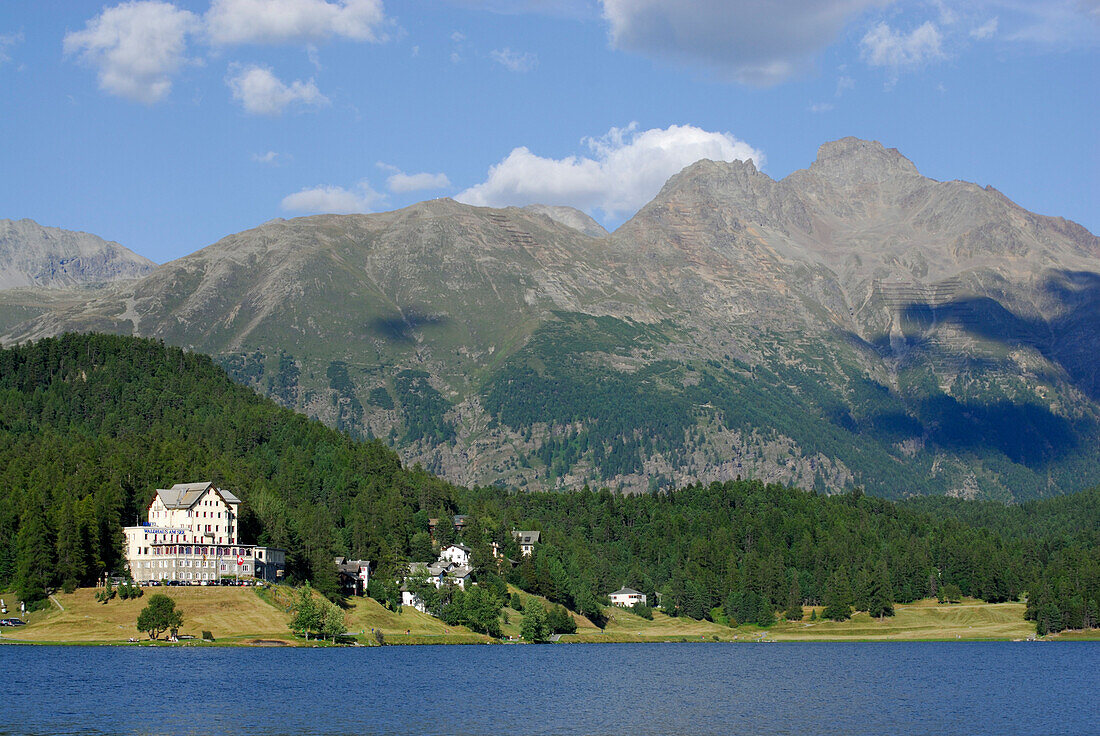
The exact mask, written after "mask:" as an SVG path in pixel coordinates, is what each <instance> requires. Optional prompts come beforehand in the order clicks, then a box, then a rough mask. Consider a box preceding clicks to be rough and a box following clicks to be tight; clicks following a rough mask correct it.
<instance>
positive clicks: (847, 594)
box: [821, 566, 852, 621]
mask: <svg viewBox="0 0 1100 736" xmlns="http://www.w3.org/2000/svg"><path fill="white" fill-rule="evenodd" d="M821 615H822V617H824V618H828V619H832V620H833V621H847V620H848V619H849V618H851V617H852V586H851V583H849V582H848V571H847V570H846V569H845V568H844V567H843V566H841V567H840V568H838V569H837V571H836V572H834V573H833V576H832V577H831V578H829V585H828V587H827V588H826V590H825V610H824V611H822V613H821Z"/></svg>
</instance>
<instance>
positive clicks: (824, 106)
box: [810, 102, 835, 112]
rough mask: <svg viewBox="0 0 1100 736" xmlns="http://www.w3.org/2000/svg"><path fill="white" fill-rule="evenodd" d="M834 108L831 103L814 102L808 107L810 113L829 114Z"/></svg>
mask: <svg viewBox="0 0 1100 736" xmlns="http://www.w3.org/2000/svg"><path fill="white" fill-rule="evenodd" d="M834 107H835V105H833V103H831V102H815V103H814V104H812V105H810V112H829V111H830V110H832V109H833V108H834Z"/></svg>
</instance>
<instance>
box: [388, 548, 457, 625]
mask: <svg viewBox="0 0 1100 736" xmlns="http://www.w3.org/2000/svg"><path fill="white" fill-rule="evenodd" d="M452 548H454V549H452ZM447 550H451V552H450V554H449V555H448V556H447V557H444V556H443V553H441V554H440V557H439V559H438V560H436V561H435V562H431V563H428V562H410V563H409V568H408V574H407V575H406V576H405V579H404V580H403V581H402V584H401V605H402V606H411V607H413V608H415V609H416V610H418V611H420V612H421V613H424V612H425V606H424V602H423V601H422V600H420V598H419V597H418V596H417V595H416V593H415V592H414V591H412V590H410V589H409V581H410V580H413V579H416V578H421V577H425V578H427V579H428V582H430V583H431V584H432V585H434V586H435V587H436V589H439V588H442V587H443V586H444V585H454V586H456V587H458V588H461V589H462V590H466V586H467V585H469V584H471V583H472V582H473V574H474V569H473V568H472V567H470V565H469V553H470V550H469V548H467V547H464V546H463V545H460V544H453V545H448V546H447V547H445V548H444V553H446V552H447Z"/></svg>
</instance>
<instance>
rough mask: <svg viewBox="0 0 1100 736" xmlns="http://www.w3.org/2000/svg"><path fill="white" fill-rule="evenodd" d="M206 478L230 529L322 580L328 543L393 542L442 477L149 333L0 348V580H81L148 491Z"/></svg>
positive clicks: (328, 561) (117, 552)
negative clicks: (235, 508)
mask: <svg viewBox="0 0 1100 736" xmlns="http://www.w3.org/2000/svg"><path fill="white" fill-rule="evenodd" d="M198 480H214V481H216V482H217V483H219V484H220V485H224V486H225V487H227V488H230V489H232V490H233V491H234V492H235V493H237V494H238V495H239V496H240V497H241V499H242V500H243V502H244V503H243V510H242V518H241V533H242V538H243V539H245V540H248V541H253V540H254V541H257V542H260V543H265V544H271V545H275V546H279V547H284V548H286V549H288V550H289V551H290V555H289V559H288V565H289V567H290V572H291V575H292V576H293V577H295V578H297V579H303V578H311V579H313V580H314V582H315V584H316V585H317V586H318V587H320V588H321V589H322V590H325V591H326V592H334V590H335V581H334V579H333V575H334V572H333V571H332V555H333V553H349V554H354V555H356V556H361V557H364V558H368V559H371V560H383V561H385V560H391V559H393V558H394V557H396V556H401V555H404V553H405V543H406V540H407V538H408V536H409V535H410V533H411V528H412V523H413V513H414V512H415V511H416V510H417V509H418V508H421V507H424V508H441V507H444V506H447V507H449V506H450V505H451V504H452V503H453V502H452V499H451V494H452V488H451V487H450V486H449V485H447V484H445V483H443V482H441V481H439V480H437V479H435V478H433V477H431V476H429V475H428V474H426V473H424V472H421V471H418V470H404V469H402V468H401V467H400V463H399V461H398V459H397V455H396V454H394V453H393V452H392V451H390V450H389V449H387V448H386V447H384V446H382V445H381V444H379V443H378V442H357V441H353V440H351V439H349V438H348V437H347V436H345V435H343V434H340V433H339V432H336V431H335V430H332V429H329V428H328V427H325V426H324V425H322V424H321V423H320V422H317V421H311V420H309V419H306V418H305V417H303V416H301V415H298V414H295V413H294V412H292V411H290V410H288V409H282V408H280V407H278V406H277V405H276V404H274V403H273V402H272V401H270V400H269V399H265V398H262V397H260V396H258V395H257V394H255V393H253V392H252V391H251V390H250V389H247V388H245V387H243V386H240V385H238V384H236V383H234V382H232V381H231V380H230V379H229V378H228V377H227V376H226V375H225V373H224V371H222V369H221V368H218V367H216V366H215V365H214V364H213V363H212V362H211V360H210V359H209V358H207V357H206V356H203V355H198V354H194V353H185V352H184V351H182V350H180V349H178V348H170V347H165V346H164V345H163V344H161V343H158V342H156V341H152V340H142V339H134V338H121V337H113V336H106V335H81V336H77V335H64V336H61V337H59V338H56V339H48V340H42V341H40V342H38V343H35V344H33V345H28V346H22V347H18V348H15V349H12V350H3V351H0V488H2V490H0V586H2V585H5V584H8V583H10V582H12V581H13V580H19V581H20V583H21V585H22V586H23V587H25V588H27V589H28V590H33V589H40V588H41V587H43V586H45V585H63V584H66V583H68V584H85V583H89V582H92V581H94V580H95V579H96V577H97V576H98V575H100V574H101V573H102V571H103V570H104V569H109V570H115V569H118V568H119V565H120V562H121V553H122V549H121V544H122V536H121V533H120V530H121V527H122V526H124V525H127V524H133V523H134V522H135V521H136V520H137V519H138V517H139V516H142V518H143V514H144V511H145V509H146V508H147V505H148V503H149V502H150V501H151V500H152V498H153V494H154V493H155V489H157V488H164V487H167V486H169V485H170V484H172V483H177V482H189V481H198Z"/></svg>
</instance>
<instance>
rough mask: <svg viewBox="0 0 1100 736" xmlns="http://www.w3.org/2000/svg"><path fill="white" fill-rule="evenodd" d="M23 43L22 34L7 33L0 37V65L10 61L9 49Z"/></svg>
mask: <svg viewBox="0 0 1100 736" xmlns="http://www.w3.org/2000/svg"><path fill="white" fill-rule="evenodd" d="M21 43H23V33H22V31H20V32H19V33H7V34H2V35H0V64H6V63H8V62H9V61H11V48H12V47H13V46H18V45H19V44H21Z"/></svg>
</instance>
